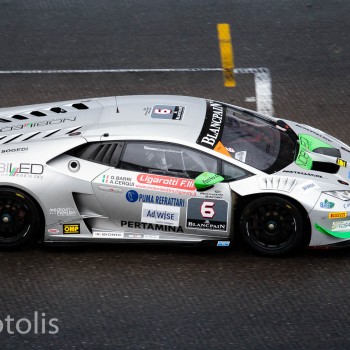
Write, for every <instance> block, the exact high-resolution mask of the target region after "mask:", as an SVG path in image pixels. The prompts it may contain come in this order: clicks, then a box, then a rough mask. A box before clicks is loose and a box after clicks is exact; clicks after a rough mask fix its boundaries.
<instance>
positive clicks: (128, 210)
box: [0, 96, 350, 256]
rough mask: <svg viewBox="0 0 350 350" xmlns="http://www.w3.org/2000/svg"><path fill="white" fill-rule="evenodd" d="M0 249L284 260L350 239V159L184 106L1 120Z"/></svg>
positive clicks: (312, 133)
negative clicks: (127, 250) (233, 248)
mask: <svg viewBox="0 0 350 350" xmlns="http://www.w3.org/2000/svg"><path fill="white" fill-rule="evenodd" d="M0 114H1V115H0V126H1V129H0V153H1V163H0V175H1V188H0V247H1V248H13V247H19V246H23V245H25V244H28V243H30V242H35V241H43V242H45V243H60V242H61V243H64V242H65V243H77V242H105V243H109V242H128V243H130V242H138V243H153V244H154V243H184V244H208V245H215V246H220V247H227V246H229V245H230V244H232V243H234V244H235V243H236V242H237V238H241V239H242V240H243V241H244V242H246V243H247V244H248V245H249V246H250V247H251V248H252V249H254V250H255V251H257V252H259V253H262V254H265V255H270V256H274V255H282V254H286V253H289V252H290V251H292V250H293V249H295V248H296V247H298V246H311V247H321V246H322V247H330V246H334V247H336V246H345V245H347V244H348V242H349V239H350V219H349V218H348V215H349V211H350V186H349V183H348V182H349V169H348V168H347V162H348V161H349V159H350V148H349V147H348V146H347V145H345V144H344V143H342V142H341V141H339V140H337V139H335V138H334V137H332V136H330V135H328V134H325V133H324V132H322V131H320V130H317V129H314V128H312V127H310V126H307V125H304V124H299V123H294V122H291V121H287V120H281V119H275V118H272V117H267V116H264V115H260V114H257V113H255V112H252V111H249V110H246V109H243V108H240V107H236V106H232V105H228V104H225V103H221V102H217V101H212V100H205V99H201V98H193V97H182V96H122V97H107V98H96V99H91V100H83V101H82V100H77V101H68V102H59V103H54V104H39V105H31V106H23V107H16V108H8V109H4V108H3V109H0Z"/></svg>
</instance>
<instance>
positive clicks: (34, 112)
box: [30, 111, 46, 117]
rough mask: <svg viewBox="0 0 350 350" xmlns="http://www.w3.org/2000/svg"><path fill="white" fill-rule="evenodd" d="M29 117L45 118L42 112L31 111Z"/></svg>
mask: <svg viewBox="0 0 350 350" xmlns="http://www.w3.org/2000/svg"><path fill="white" fill-rule="evenodd" d="M30 114H31V115H35V116H36V117H45V116H46V114H45V113H43V112H40V111H33V112H30Z"/></svg>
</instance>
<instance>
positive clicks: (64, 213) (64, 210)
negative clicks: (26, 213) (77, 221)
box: [49, 208, 77, 216]
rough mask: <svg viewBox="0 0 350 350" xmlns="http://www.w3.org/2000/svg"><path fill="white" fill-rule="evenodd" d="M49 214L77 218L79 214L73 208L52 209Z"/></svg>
mask: <svg viewBox="0 0 350 350" xmlns="http://www.w3.org/2000/svg"><path fill="white" fill-rule="evenodd" d="M49 214H50V215H57V216H75V215H77V212H76V211H75V210H74V209H73V208H50V209H49Z"/></svg>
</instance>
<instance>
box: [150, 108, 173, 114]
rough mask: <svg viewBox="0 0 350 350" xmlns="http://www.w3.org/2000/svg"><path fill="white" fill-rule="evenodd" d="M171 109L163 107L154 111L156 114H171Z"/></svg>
mask: <svg viewBox="0 0 350 350" xmlns="http://www.w3.org/2000/svg"><path fill="white" fill-rule="evenodd" d="M171 112H172V110H171V109H165V108H164V109H161V108H155V110H154V113H156V114H171Z"/></svg>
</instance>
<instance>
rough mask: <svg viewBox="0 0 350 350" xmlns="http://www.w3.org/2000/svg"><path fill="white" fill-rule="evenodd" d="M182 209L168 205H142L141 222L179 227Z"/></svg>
mask: <svg viewBox="0 0 350 350" xmlns="http://www.w3.org/2000/svg"><path fill="white" fill-rule="evenodd" d="M179 219H180V208H179V207H171V206H168V205H157V204H150V203H144V204H142V215H141V222H147V223H149V224H160V225H170V226H179Z"/></svg>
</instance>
